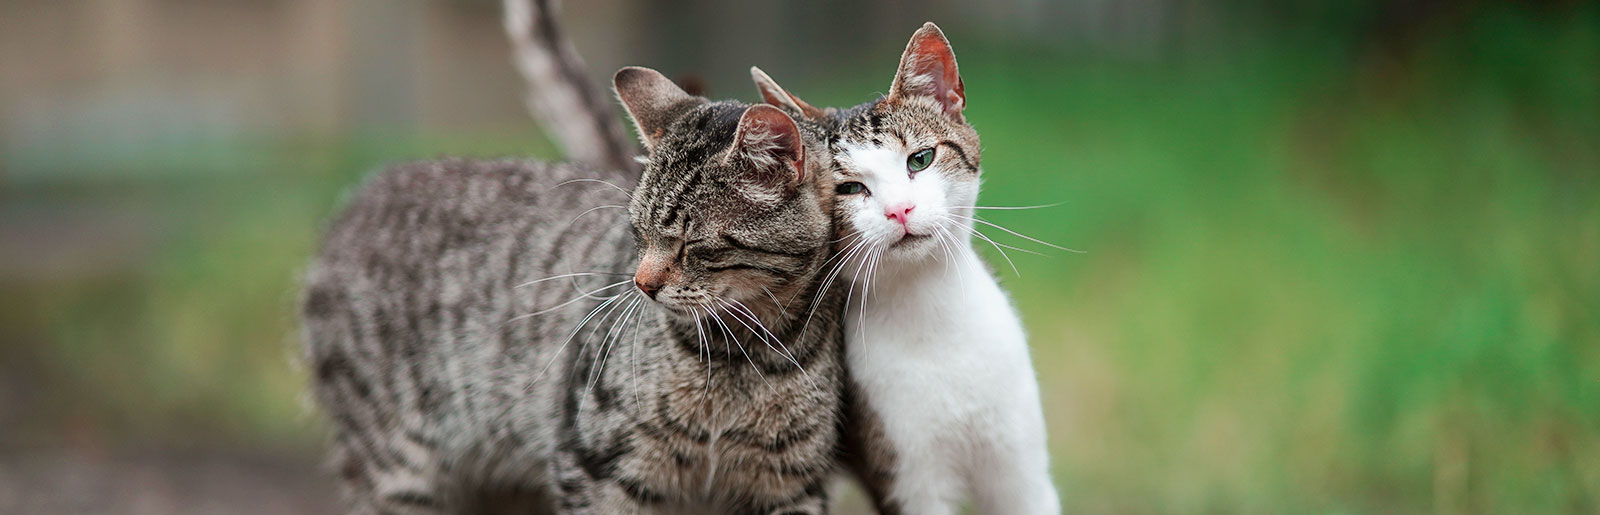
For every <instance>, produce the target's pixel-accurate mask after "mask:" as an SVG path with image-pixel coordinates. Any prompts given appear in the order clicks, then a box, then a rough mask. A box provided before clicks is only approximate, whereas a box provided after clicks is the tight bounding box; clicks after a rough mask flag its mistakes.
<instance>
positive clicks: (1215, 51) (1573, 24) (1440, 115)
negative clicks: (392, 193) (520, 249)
mask: <svg viewBox="0 0 1600 515" xmlns="http://www.w3.org/2000/svg"><path fill="white" fill-rule="evenodd" d="M979 4H980V3H978V2H958V1H954V0H950V1H933V2H927V3H925V4H923V3H912V2H903V1H883V2H855V1H850V2H846V1H842V0H827V1H819V2H808V3H803V4H801V3H795V4H789V3H780V2H773V1H764V0H763V1H749V2H739V3H729V4H717V3H712V2H706V1H695V2H686V3H684V2H666V1H659V0H657V1H652V0H596V1H593V2H567V5H566V6H564V9H565V10H564V13H563V20H564V22H566V24H567V26H568V28H569V31H570V32H571V33H572V36H573V38H574V39H575V40H576V43H577V47H578V49H579V52H580V53H582V54H583V55H584V56H585V58H586V59H588V61H589V64H590V66H591V68H593V70H592V75H593V76H594V77H595V78H596V79H597V80H603V78H604V77H608V76H609V72H610V71H611V70H614V69H615V68H616V67H618V66H620V65H624V64H642V65H649V66H653V67H657V68H659V69H661V70H663V71H665V72H667V73H668V74H669V75H671V76H676V77H692V78H694V79H696V80H698V81H701V82H703V83H705V84H707V85H708V87H709V92H708V93H709V95H711V96H714V97H734V98H741V99H744V100H746V101H751V100H754V99H755V98H756V96H755V94H754V88H753V87H752V86H751V85H750V84H749V82H748V79H747V78H746V72H745V70H746V68H747V67H748V66H750V65H752V64H758V65H761V66H762V67H763V68H764V69H765V70H766V71H767V72H769V73H771V74H772V75H773V76H774V77H776V78H777V79H778V80H779V81H780V82H782V83H784V84H785V86H787V87H788V88H789V89H790V90H791V91H793V92H795V93H797V94H799V95H801V96H802V97H805V98H806V99H807V100H808V101H810V102H811V103H813V104H817V105H847V104H855V103H858V102H861V101H865V100H867V99H870V98H871V97H872V96H873V94H874V93H875V92H881V91H883V90H885V89H887V87H888V84H889V80H890V78H891V77H892V75H893V69H894V66H895V62H896V59H897V57H898V55H899V51H900V48H901V47H902V45H903V44H904V41H905V39H906V38H907V37H908V36H909V35H910V33H911V31H912V30H914V29H915V28H916V27H917V26H918V25H919V24H920V23H921V22H922V21H924V20H933V21H935V22H937V23H939V24H940V25H941V27H943V28H944V29H945V31H946V33H947V34H948V35H949V36H950V38H951V40H952V41H953V43H954V46H955V49H956V52H957V55H958V56H959V58H960V64H961V71H962V75H963V78H964V79H965V83H966V86H967V93H968V105H969V108H968V116H969V117H970V120H971V121H972V123H973V124H974V125H975V126H977V128H978V129H979V131H980V133H981V135H982V137H983V142H984V147H985V150H984V170H985V177H986V182H985V191H984V194H983V197H982V200H981V202H980V204H982V205H991V206H1004V205H1018V206H1020V205H1035V204H1049V203H1056V202H1059V203H1060V205H1058V206H1056V207H1051V208H1045V209H1035V210H1023V211H994V212H990V213H986V216H987V218H988V219H989V220H991V221H993V222H995V223H999V224H1002V225H1005V226H1006V227H1009V228H1012V229H1015V230H1017V231H1019V232H1022V233H1025V234H1028V235H1031V236H1035V237H1038V238H1041V239H1044V240H1047V241H1050V242H1053V243H1057V244H1061V245H1064V246H1067V247H1072V248H1074V249H1081V250H1084V251H1086V253H1084V254H1071V253H1065V252H1059V251H1053V250H1051V249H1048V248H1045V247H1043V246H1041V245H1037V244H1033V243H1030V242H1028V241H1026V240H1021V239H1018V238H1015V237H1012V236H1010V235H1008V234H1006V233H1004V232H1001V231H997V230H990V231H986V232H988V233H989V234H990V235H991V236H992V237H994V238H995V239H997V240H999V241H1000V242H1002V243H1008V244H1013V245H1017V246H1020V247H1024V248H1028V249H1033V250H1039V251H1042V252H1043V253H1044V254H1046V255H1045V256H1035V255H1029V254H1022V253H1018V252H1015V251H1012V252H1011V256H1010V258H1011V259H1012V260H1014V261H1015V264H1016V268H1017V269H1018V270H1019V271H1020V273H1019V274H1014V273H1012V271H1011V269H1010V267H1009V266H1007V265H1005V263H1004V259H1003V258H1002V257H1001V256H999V255H998V254H997V253H995V252H994V249H993V248H987V247H986V246H985V247H986V251H985V253H986V254H987V255H988V256H990V257H991V258H992V259H991V261H992V262H993V263H995V264H996V265H998V266H997V270H999V271H1000V272H999V273H1000V275H1001V278H1002V279H1001V280H1002V282H1003V284H1004V285H1005V286H1006V287H1007V288H1009V289H1010V290H1011V291H1012V293H1013V295H1014V296H1015V299H1016V301H1017V303H1018V304H1019V305H1020V307H1021V309H1022V311H1023V314H1024V316H1025V318H1026V322H1027V325H1028V327H1029V330H1030V333H1031V336H1032V345H1033V348H1034V360H1035V362H1034V363H1035V367H1036V368H1037V370H1038V373H1039V376H1040V381H1041V383H1042V386H1043V394H1044V401H1045V409H1046V413H1047V417H1048V420H1049V423H1050V429H1051V440H1050V445H1051V448H1052V451H1053V453H1054V460H1053V461H1054V467H1055V471H1056V480H1057V482H1058V484H1059V485H1060V487H1061V488H1062V490H1063V493H1064V496H1065V499H1066V506H1067V507H1068V508H1069V511H1074V512H1083V513H1196V512H1219V513H1235V512H1247V513H1306V512H1317V513H1426V512H1435V513H1535V512H1547V513H1595V512H1600V5H1597V4H1596V3H1594V2H1581V1H1544V2H1519V3H1517V4H1514V5H1502V4H1498V3H1494V2H1488V1H1460V2H1452V1H1445V0H1411V1H1406V0H1395V1H1379V0H1358V1H1353V2H1336V1H1331V0H1326V1H1323V0H1319V1H1311V2H1298V3H1296V2H1291V3H1282V4H1281V5H1280V3H1267V2H1225V1H1218V2H1213V1H1202V0H1137V1H1133V0H1130V1H1110V0H1067V1H1060V2H1049V1H1041V0H1003V1H996V2H983V3H981V4H982V5H979ZM498 16H499V5H498V2H493V1H487V0H478V1H455V2H446V1H442V0H441V1H424V0H400V1H391V0H350V1H343V2H339V1H316V0H273V1H261V2H245V1H215V2H198V1H186V0H93V1H91V0H84V1H75V2H55V1H48V0H8V1H3V2H0V63H4V64H3V67H4V73H0V428H3V429H0V511H4V512H11V513H24V512H29V513H50V512H62V513H72V512H102V513H106V512H109V513H180V512H187V513H216V512H231V513H272V512H277V513H307V512H329V511H331V510H333V509H334V508H332V506H333V505H332V504H330V502H331V499H332V493H331V492H332V490H331V487H330V486H329V481H328V480H327V479H325V477H324V476H322V475H319V474H320V472H319V469H318V468H317V467H318V463H319V459H320V458H318V449H319V448H320V444H321V439H322V427H321V426H320V422H319V420H318V418H317V416H316V415H315V413H313V412H312V411H310V410H309V404H308V403H307V402H305V387H304V384H305V377H304V374H302V373H301V371H300V370H298V368H297V366H296V365H295V363H294V356H295V349H296V346H297V345H298V340H297V338H298V337H297V332H296V321H295V318H294V301H295V298H296V295H297V291H296V288H297V286H296V276H297V273H298V272H299V271H300V270H301V269H302V267H303V266H304V264H305V263H306V261H307V259H308V256H309V255H310V254H311V253H312V251H313V248H314V245H315V242H316V238H317V233H318V231H319V228H320V226H321V224H322V223H323V222H324V221H325V220H326V219H327V218H328V217H329V216H330V214H331V213H332V212H333V210H334V209H335V208H336V206H337V205H338V202H339V199H340V197H341V195H342V194H343V193H344V192H346V191H348V189H349V188H350V187H352V186H353V185H355V184H356V183H357V182H358V181H359V180H360V178H361V177H362V176H364V175H365V174H367V173H369V172H370V171H372V170H374V169H376V168H378V167H380V166H382V165H384V164H385V163H392V162H396V161H401V160H406V159H412V158H424V157H433V156H439V155H472V156H504V155H528V156H538V157H544V158H550V159H558V158H559V154H558V152H556V151H555V150H554V147H553V146H552V145H551V144H550V143H549V142H548V140H546V139H544V138H543V136H541V135H540V134H539V132H538V131H537V129H536V127H535V125H534V123H533V122H532V120H531V118H529V117H528V116H527V114H526V112H525V110H524V109H523V107H522V103H521V95H522V90H521V88H522V83H521V81H520V79H519V78H518V77H517V76H516V75H515V72H514V71H513V69H512V68H511V66H510V64H509V63H510V60H509V59H510V58H509V50H508V48H507V45H506V43H505V39H504V37H503V35H502V32H501V29H500V26H499V20H498ZM980 245H981V242H980ZM84 492H94V493H93V494H85V493H84ZM86 495H87V497H85V496H86ZM69 498H70V499H72V500H68V499H69Z"/></svg>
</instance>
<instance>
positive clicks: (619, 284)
mask: <svg viewBox="0 0 1600 515" xmlns="http://www.w3.org/2000/svg"><path fill="white" fill-rule="evenodd" d="M629 282H632V280H631V279H629V280H623V281H617V282H614V283H611V284H608V285H605V286H601V287H599V288H596V289H593V290H589V291H588V292H585V293H584V294H582V295H579V296H578V297H577V298H575V299H572V300H569V301H566V302H563V303H560V304H557V305H554V306H551V307H548V308H545V309H541V310H539V311H535V312H532V313H528V314H526V315H517V316H515V317H511V319H510V320H506V323H511V322H515V321H518V320H522V319H524V318H529V317H536V316H539V315H543V314H545V313H549V312H551V311H555V310H558V309H561V308H564V307H567V306H568V305H571V304H572V303H574V302H578V301H580V300H583V299H586V298H593V297H590V296H591V295H594V294H596V293H600V292H602V291H605V290H609V289H612V288H616V287H618V286H622V285H624V284H628V283H629ZM602 298H610V299H615V298H616V297H615V296H613V297H602Z"/></svg>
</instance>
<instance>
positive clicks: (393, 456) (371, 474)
mask: <svg viewBox="0 0 1600 515" xmlns="http://www.w3.org/2000/svg"><path fill="white" fill-rule="evenodd" d="M357 438H360V437H349V436H346V437H341V438H339V440H338V443H337V444H336V445H335V446H334V464H335V465H336V466H337V468H338V470H339V475H340V477H341V479H342V480H343V489H344V492H345V497H346V499H347V501H348V502H349V512H348V513H350V514H351V515H387V514H396V515H401V514H405V515H413V514H414V515H434V514H444V513H449V512H450V510H449V509H448V505H447V503H446V501H445V498H444V495H443V492H441V491H440V489H439V488H438V482H437V476H436V475H435V474H433V472H432V471H431V470H429V469H428V468H427V466H426V465H425V463H426V462H427V461H426V460H417V459H415V458H412V459H409V460H408V459H402V458H398V456H400V454H399V453H397V452H386V451H385V449H386V447H385V446H383V445H382V443H381V441H380V440H367V441H359V440H357ZM380 453H381V454H380Z"/></svg>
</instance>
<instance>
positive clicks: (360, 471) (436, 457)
mask: <svg viewBox="0 0 1600 515" xmlns="http://www.w3.org/2000/svg"><path fill="white" fill-rule="evenodd" d="M627 100H629V99H628V98H627V97H626V96H624V101H627ZM669 107H670V110H669V111H663V112H658V111H656V110H652V111H651V112H649V113H648V114H647V115H648V117H649V119H651V120H654V121H665V123H663V127H662V130H661V132H660V133H659V134H656V136H657V138H656V141H654V142H653V143H652V144H651V145H650V146H651V148H652V153H651V156H650V161H649V163H648V164H647V165H646V166H645V170H644V173H643V176H642V177H641V178H640V179H639V183H638V187H637V188H633V184H632V183H631V181H630V179H629V178H628V175H629V174H627V173H626V172H623V171H608V170H598V169H585V168H580V167H577V166H571V165H552V164H543V163H537V162H531V161H517V160H506V161H474V160H460V159H448V160H441V161H433V162H420V163H411V164H406V165H400V166H396V167H394V168H391V169H388V170H385V171H383V172H382V173H380V174H378V175H376V176H375V177H373V178H372V179H371V180H369V181H368V182H367V184H366V185H364V186H363V187H362V188H361V189H360V191H359V192H358V193H357V194H356V195H355V196H354V198H353V199H352V200H351V201H350V203H349V205H348V206H347V207H346V208H345V210H344V211H343V212H342V214H341V215H339V217H338V218H337V219H336V220H335V221H334V222H333V223H332V224H331V225H330V226H329V229H328V231H327V236H326V238H325V240H324V241H323V244H322V247H321V250H320V252H319V254H318V255H317V257H316V259H315V260H314V261H313V263H312V264H311V266H310V268H309V270H308V271H307V274H306V279H305V280H306V286H305V294H304V303H303V308H302V316H303V319H304V336H305V359H306V361H307V362H308V364H309V365H310V369H311V370H312V371H313V381H314V387H315V388H314V389H315V394H316V398H317V400H318V402H319V404H320V405H321V406H322V407H323V409H324V410H325V411H326V412H327V413H328V414H329V415H330V417H331V419H332V421H333V429H334V446H333V447H334V449H333V453H332V459H333V465H334V467H335V468H336V469H337V470H338V472H339V474H340V477H341V479H342V481H343V483H344V485H345V486H346V490H347V491H348V494H349V497H350V500H351V506H352V508H351V512H352V513H483V512H490V511H494V510H497V509H503V508H507V507H510V506H516V507H519V508H520V509H527V508H528V507H529V506H532V507H539V508H553V509H555V510H556V511H559V512H563V513H631V512H641V511H644V512H668V513H670V512H683V513H708V512H723V513H762V514H770V513H824V512H826V509H827V506H826V504H827V502H826V501H827V497H826V490H825V488H824V484H825V482H826V480H827V478H828V476H829V474H831V473H832V472H833V471H834V468H835V465H834V461H835V456H834V452H835V449H836V447H837V444H838V439H839V431H838V426H839V413H838V411H839V406H840V400H839V396H840V395H841V390H842V385H843V370H842V364H841V356H840V352H841V348H840V346H841V327H840V324H841V322H840V316H839V315H840V309H841V308H840V307H839V299H838V297H839V294H840V293H841V292H839V291H838V290H837V289H832V290H829V291H826V292H822V294H820V295H819V294H818V287H819V284H820V283H821V279H822V278H821V277H820V273H819V272H820V270H821V269H822V266H823V264H824V262H825V261H827V258H828V257H829V256H830V255H831V254H830V252H831V245H832V234H833V226H832V223H831V220H830V215H829V213H830V212H831V209H832V207H831V198H832V195H831V191H832V188H833V182H832V179H831V175H830V174H829V173H826V169H825V168H822V167H823V166H826V163H827V162H829V161H830V160H829V159H828V158H827V157H826V156H827V150H826V146H825V145H824V144H822V143H821V141H822V135H821V134H820V133H817V132H808V133H807V134H806V135H805V136H806V137H805V138H804V140H805V142H804V143H805V146H804V153H805V154H806V155H808V156H812V159H807V160H805V161H803V163H804V164H805V166H806V168H807V169H806V170H805V171H804V172H803V173H800V174H794V171H793V170H789V171H788V172H785V169H783V168H772V167H771V166H769V165H770V162H767V161H761V163H765V164H762V165H760V166H758V165H757V164H755V163H757V161H755V160H752V159H750V158H749V156H748V152H741V151H736V150H734V149H731V147H733V146H735V145H734V143H733V139H734V132H735V130H736V129H735V128H736V127H737V126H738V123H739V120H740V117H741V115H742V114H743V113H745V112H746V111H747V110H748V109H747V107H746V106H744V105H742V104H738V103H733V102H717V103H711V102H706V101H705V100H704V99H695V100H694V101H693V102H688V103H681V102H680V103H675V104H672V105H671V106H669ZM634 114H635V116H636V117H637V116H638V113H634ZM641 132H643V131H641ZM771 162H781V161H776V160H774V161H771ZM786 173H787V174H788V175H785V174H786ZM784 177H789V178H792V179H793V180H792V181H790V180H788V179H784ZM576 179H602V180H606V181H611V182H613V183H615V184H617V185H618V186H620V187H621V188H622V189H624V190H631V194H630V195H628V196H624V194H623V193H622V192H619V191H617V190H616V189H612V188H610V187H608V186H605V185H603V184H599V183H594V182H566V181H572V180H576ZM752 191H754V192H757V193H761V194H759V195H752V194H751V193H752ZM623 204H626V205H627V208H626V211H627V213H626V215H627V216H626V217H625V216H624V213H623V212H622V211H623V209H621V208H620V206H621V205H623ZM601 206H619V207H611V208H607V207H601ZM652 249H655V250H663V249H668V250H672V251H674V252H670V254H671V255H672V259H674V261H673V263H672V264H671V266H672V267H676V271H675V272H674V273H675V274H677V275H674V277H677V278H679V283H677V284H676V285H675V286H676V287H677V288H678V289H679V290H680V291H681V292H689V291H695V290H700V291H702V292H709V293H714V294H716V295H718V296H719V297H720V298H721V299H725V300H726V301H727V302H728V304H712V305H711V306H713V307H717V311H716V315H715V316H714V317H710V318H708V317H704V316H699V317H696V316H693V315H692V314H691V313H687V312H685V311H684V308H682V306H683V305H682V304H678V305H676V306H674V305H673V301H670V300H663V301H659V302H658V301H652V300H650V299H648V298H646V297H644V296H643V295H641V294H639V292H638V291H637V290H634V289H633V288H632V285H630V284H627V283H625V282H624V283H622V284H617V285H613V286H612V287H610V288H606V286H607V285H611V284H612V283H617V282H621V281H628V280H629V277H630V276H633V275H634V272H635V268H636V266H637V264H638V263H639V259H640V256H641V254H644V253H647V252H651V251H652ZM570 273H589V274H600V275H581V276H573V277H567V278H560V279H549V278H551V277H556V276H559V275H561V274H570ZM662 294H663V295H665V294H666V291H665V290H664V291H663V292H662ZM569 302H570V303H569ZM563 303H568V304H565V305H564V306H563ZM556 306H562V307H556ZM719 306H720V307H719ZM758 322H759V326H758V325H757V324H758ZM769 331H770V333H771V334H772V335H773V336H775V337H776V338H767V337H765V335H766V334H767V333H768V332H769ZM774 344H776V345H774ZM802 367H803V369H804V371H803V372H802V371H801V368H802Z"/></svg>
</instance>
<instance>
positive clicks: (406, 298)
mask: <svg viewBox="0 0 1600 515" xmlns="http://www.w3.org/2000/svg"><path fill="white" fill-rule="evenodd" d="M620 175H621V174H620V173H613V174H608V173H605V172H603V171H596V170H589V169H584V168H580V167H575V166H571V165H558V164H549V163H541V162H537V161H530V160H470V159H443V160H436V161H419V162H412V163H405V164H400V165H396V166H392V167H389V168H387V169H385V170H382V171H380V172H378V173H376V174H374V175H373V176H371V177H369V178H368V179H367V180H366V181H365V183H363V184H362V185H361V186H360V187H358V188H357V189H356V190H355V191H354V193H353V194H352V195H351V196H350V197H349V199H348V201H347V202H346V204H345V206H344V207H343V208H342V211H340V212H339V213H338V214H337V215H336V216H335V217H334V219H333V221H332V222H331V223H330V224H329V225H328V227H327V229H326V233H325V236H324V239H323V241H322V245H321V248H320V249H319V251H318V253H317V256H316V257H315V258H314V259H313V260H312V262H311V264H310V265H309V266H308V267H307V269H306V271H305V275H304V281H305V283H304V294H303V297H302V304H301V319H302V326H303V337H304V340H305V354H304V356H305V359H306V362H307V365H308V366H309V368H310V369H311V372H312V375H313V378H312V379H313V382H314V383H315V385H316V387H317V393H318V396H319V398H320V401H321V403H323V404H324V405H325V406H326V407H327V408H328V410H329V411H330V412H332V413H333V414H335V416H336V418H337V417H338V416H344V415H346V414H350V413H363V412H369V413H371V415H370V417H372V418H374V419H375V420H366V421H362V420H350V421H345V422H346V423H348V425H351V426H359V427H367V428H371V427H394V426H397V425H399V426H408V427H409V426H423V425H426V426H429V427H432V428H433V431H430V432H435V431H437V432H448V431H458V430H463V429H470V428H473V427H478V426H482V422H484V421H485V417H488V416H491V414H492V413H491V411H492V410H490V409H488V408H489V407H490V404H480V403H479V401H476V399H489V400H490V401H491V403H497V404H499V406H497V407H495V408H493V410H503V409H506V408H507V407H509V406H510V405H512V404H515V403H516V402H514V401H512V399H515V398H516V397H517V396H518V395H523V396H525V392H521V390H520V388H521V387H520V384H519V382H518V380H517V379H516V376H518V375H520V374H523V373H524V372H525V370H526V369H528V368H530V367H531V366H533V364H535V363H537V364H539V365H542V364H544V363H545V362H547V361H548V360H547V359H543V356H544V354H545V353H546V352H547V349H543V348H542V346H540V345H534V344H533V343H534V342H540V341H546V340H550V339H551V338H548V337H547V336H548V334H547V333H553V332H557V331H564V330H567V329H568V328H570V327H571V326H572V323H571V322H572V320H571V318H572V317H573V316H574V314H579V315H581V314H582V313H583V312H584V311H583V310H584V309H585V308H586V304H584V303H583V302H580V303H576V304H573V305H571V306H569V307H568V308H566V309H562V310H558V311H555V312H551V313H549V314H547V315H543V316H537V317H529V316H525V315H527V314H529V313H534V312H537V311H539V310H541V309H543V308H545V307H549V306H552V305H557V304H560V303H561V302H563V301H565V300H567V299H570V298H573V297H576V296H577V293H576V291H586V290H592V289H594V288H598V287H599V285H604V284H607V283H611V282H614V281H615V279H613V277H614V276H617V275H620V274H623V273H625V272H626V271H628V269H629V268H630V263H629V261H630V260H631V259H632V256H633V253H632V249H631V245H632V241H631V237H630V236H629V235H628V232H627V229H626V227H627V224H626V215H625V209H623V208H622V207H621V206H622V205H624V204H626V201H627V196H626V194H624V193H623V192H622V191H619V189H621V188H628V187H631V183H628V182H626V181H627V179H626V178H625V177H621V176H620ZM596 179H598V180H604V181H606V182H609V183H611V184H614V185H616V187H615V188H614V187H612V186H609V185H606V184H602V183H599V182H592V181H593V180H596ZM599 206H614V207H611V208H600V207H599ZM578 271H582V272H585V273H590V274H593V275H584V276H575V277H572V278H571V279H570V280H562V281H548V282H544V283H540V284H533V285H528V284H527V283H529V282H532V281H535V280H536V279H542V278H547V277H550V276H554V275H559V274H563V273H570V272H578ZM407 420H410V421H409V422H407ZM346 430H351V431H367V430H370V429H357V428H356V427H351V428H346Z"/></svg>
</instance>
